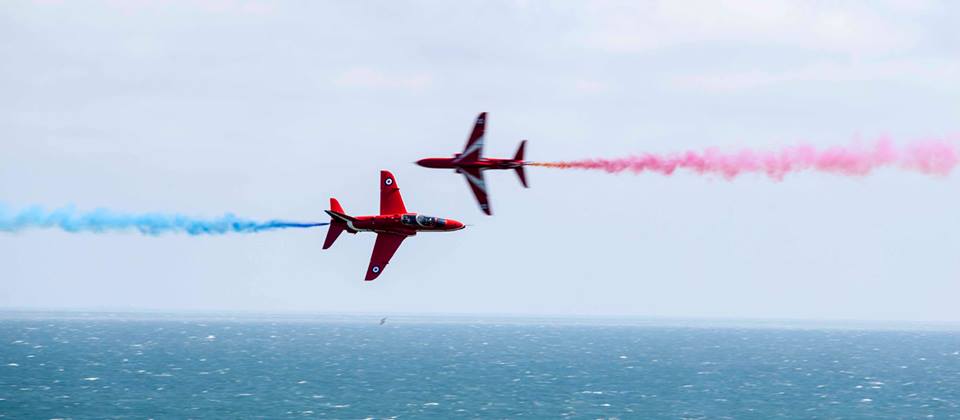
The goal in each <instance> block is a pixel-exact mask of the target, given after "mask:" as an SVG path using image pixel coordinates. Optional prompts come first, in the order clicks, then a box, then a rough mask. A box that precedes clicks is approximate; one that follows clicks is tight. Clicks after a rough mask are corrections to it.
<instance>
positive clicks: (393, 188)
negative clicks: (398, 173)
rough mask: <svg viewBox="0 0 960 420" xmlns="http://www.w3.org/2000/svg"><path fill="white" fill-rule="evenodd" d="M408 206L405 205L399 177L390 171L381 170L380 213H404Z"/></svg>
mask: <svg viewBox="0 0 960 420" xmlns="http://www.w3.org/2000/svg"><path fill="white" fill-rule="evenodd" d="M406 212H407V207H406V206H404V205H403V197H402V196H400V187H399V186H397V178H396V177H395V176H393V174H392V173H390V171H380V214H403V213H406Z"/></svg>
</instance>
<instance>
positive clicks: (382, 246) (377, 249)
mask: <svg viewBox="0 0 960 420" xmlns="http://www.w3.org/2000/svg"><path fill="white" fill-rule="evenodd" d="M326 212H327V214H329V215H330V218H331V219H332V220H331V221H330V228H329V229H328V230H327V239H326V240H325V241H324V242H323V249H327V248H330V246H331V245H333V242H334V241H336V240H337V237H339V236H340V233H342V232H343V231H347V232H350V233H357V232H376V233H377V242H376V243H375V244H374V245H373V255H372V256H371V257H370V266H369V267H367V276H366V277H365V278H364V280H367V281H370V280H373V279H375V278H377V277H378V276H379V275H380V273H382V272H383V269H384V268H386V266H387V264H388V263H390V258H391V257H393V254H394V253H395V252H397V248H399V247H400V244H401V243H402V242H403V240H404V239H407V237H408V236H414V235H416V234H417V232H421V231H423V232H448V231H453V230H460V229H463V227H464V226H463V223H460V222H458V221H456V220H453V219H441V218H438V217H430V216H424V215H422V214H416V213H409V212H407V208H406V207H405V206H404V205H403V197H401V196H400V188H399V187H398V186H397V179H396V178H395V177H394V176H393V174H391V173H390V172H388V171H380V214H379V215H377V216H356V217H352V216H348V215H347V214H346V212H344V211H343V207H341V206H340V202H338V201H337V199H336V198H332V197H331V198H330V210H326Z"/></svg>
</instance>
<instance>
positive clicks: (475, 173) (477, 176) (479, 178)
mask: <svg viewBox="0 0 960 420" xmlns="http://www.w3.org/2000/svg"><path fill="white" fill-rule="evenodd" d="M460 173H462V174H463V176H464V177H465V178H467V184H468V185H470V190H472V191H473V195H474V196H476V197H477V203H478V204H480V210H483V212H484V213H486V214H487V215H491V214H493V213H492V211H491V210H490V202H489V201H488V199H487V183H486V182H485V181H484V180H483V171H481V170H480V169H477V168H461V169H460Z"/></svg>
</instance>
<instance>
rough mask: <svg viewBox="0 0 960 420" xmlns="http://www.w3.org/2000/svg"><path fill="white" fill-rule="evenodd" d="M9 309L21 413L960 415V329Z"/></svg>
mask: <svg viewBox="0 0 960 420" xmlns="http://www.w3.org/2000/svg"><path fill="white" fill-rule="evenodd" d="M103 318H104V317H102V316H80V317H76V316H74V318H73V319H65V318H64V317H63V316H60V317H58V316H53V315H49V316H39V315H36V314H34V315H30V314H28V315H19V316H11V315H9V314H8V315H6V316H5V318H4V319H2V320H0V416H2V417H7V418H107V417H129V418H147V417H156V418H188V417H189V418H251V417H264V418H288V417H308V418H309V417H325V418H357V419H359V418H450V417H483V418H517V417H527V418H559V417H572V418H611V417H616V418H644V419H650V418H654V419H655V418H666V419H682V418H686V419H690V418H736V419H744V418H746V419H769V418H803V419H807V418H830V419H835V418H851V419H852V418H890V419H893V418H898V419H914V418H960V333H957V332H937V331H865V330H859V331H852V330H811V329H777V328H732V327H728V328H694V327H658V326H655V325H654V326H651V325H642V326H641V325H635V326H614V325H579V326H577V325H560V324H556V323H552V324H551V323H546V324H545V323H540V322H537V321H528V322H517V323H512V322H509V321H498V322H499V323H484V322H480V321H468V320H463V321H462V322H461V321H457V322H449V323H438V322H431V321H430V320H429V319H426V320H425V319H413V318H406V319H404V318H398V319H391V320H388V321H387V323H386V324H385V325H383V326H380V325H378V319H374V318H370V319H363V318H353V319H332V318H321V319H299V320H295V319H269V318H267V319H260V320H257V319H250V318H247V319H235V320H231V319H207V320H196V319H194V320H191V319H176V318H171V317H169V316H157V317H156V318H151V317H143V316H139V317H138V319H133V320H129V319H128V320H123V319H103Z"/></svg>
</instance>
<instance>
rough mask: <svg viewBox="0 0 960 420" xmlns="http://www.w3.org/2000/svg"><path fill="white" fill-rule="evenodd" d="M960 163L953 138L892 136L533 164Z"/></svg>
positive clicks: (929, 170) (725, 169)
mask: <svg viewBox="0 0 960 420" xmlns="http://www.w3.org/2000/svg"><path fill="white" fill-rule="evenodd" d="M958 163H960V147H958V146H957V144H956V143H952V142H948V141H925V142H917V143H912V144H909V145H907V146H903V147H898V146H896V145H895V144H893V142H891V141H890V140H886V139H884V140H880V141H877V142H875V143H872V144H869V145H862V144H855V145H853V146H848V147H831V148H827V149H817V148H816V147H814V146H809V145H800V146H793V147H788V148H785V149H782V150H780V151H753V150H741V151H739V152H734V153H728V152H721V151H719V150H716V149H707V150H705V151H702V152H693V151H689V152H685V153H680V154H670V155H658V154H652V153H645V154H643V155H639V156H630V157H626V158H616V159H586V160H574V161H567V162H531V163H528V165H531V166H544V167H548V168H560V169H594V170H601V171H606V172H610V173H620V172H624V171H631V172H634V173H641V172H648V171H649V172H659V173H661V174H664V175H671V174H673V172H674V171H676V170H677V169H688V170H691V171H693V172H696V173H698V174H719V175H722V176H723V177H725V178H727V179H732V178H735V177H736V176H738V175H740V174H744V173H763V174H766V175H767V176H769V177H770V178H773V179H776V180H780V179H783V177H784V176H785V175H786V174H788V173H791V172H800V171H806V170H814V171H819V172H828V173H834V174H840V175H867V174H869V173H870V172H872V171H873V170H874V169H877V168H881V167H887V166H889V167H898V168H902V169H906V170H910V171H915V172H920V173H925V174H934V175H947V174H949V173H950V171H951V170H953V168H954V167H956V166H957V164H958Z"/></svg>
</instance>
